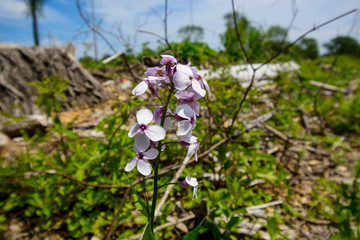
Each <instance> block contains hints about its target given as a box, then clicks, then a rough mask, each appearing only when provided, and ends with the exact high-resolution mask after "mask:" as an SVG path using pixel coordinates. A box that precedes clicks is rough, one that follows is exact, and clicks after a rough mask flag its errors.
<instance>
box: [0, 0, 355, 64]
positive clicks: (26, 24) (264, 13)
mask: <svg viewBox="0 0 360 240" xmlns="http://www.w3.org/2000/svg"><path fill="white" fill-rule="evenodd" d="M82 1H83V2H84V3H85V4H84V5H83V8H84V10H85V11H87V12H90V2H91V1H90V0H82ZM93 1H94V5H95V14H96V18H97V20H98V21H101V26H102V27H103V28H105V29H108V30H109V31H110V32H111V33H116V34H120V33H121V36H122V37H123V38H124V39H128V41H129V42H130V43H131V44H132V46H133V47H134V49H135V50H140V48H141V44H142V43H143V42H149V43H150V47H156V46H157V40H158V39H157V38H156V37H154V36H152V35H149V34H145V33H139V32H138V31H137V30H138V29H143V30H146V31H150V32H153V33H156V34H159V35H162V36H163V34H164V30H163V24H162V20H161V18H163V17H164V0H151V1H150V0H136V1H130V0H126V1H125V0H93ZM235 7H236V9H237V10H238V11H240V12H242V13H244V14H245V15H246V16H247V17H248V19H250V20H251V21H252V23H253V24H254V25H255V26H258V27H262V28H263V29H267V28H269V27H270V26H272V25H281V26H283V27H288V26H289V24H290V22H291V19H292V16H293V12H294V9H296V10H297V15H296V18H295V22H294V24H293V26H292V28H291V29H290V33H289V38H290V39H291V40H294V39H295V38H296V37H298V36H299V35H301V34H302V33H303V32H305V31H307V30H309V29H310V28H312V27H313V26H314V25H315V24H317V25H318V24H320V23H322V22H324V21H326V20H328V19H331V18H333V17H335V16H337V15H340V14H342V13H344V12H347V11H349V10H352V9H354V8H360V1H359V0H257V1H245V0H242V1H239V0H235ZM168 11H169V15H168V37H169V40H170V41H179V40H180V39H179V36H178V34H177V31H178V29H179V28H180V27H181V26H184V25H187V24H191V23H193V24H196V25H200V26H202V27H203V28H204V30H205V37H204V41H205V42H207V43H208V44H209V45H210V46H211V47H212V48H214V49H217V50H218V49H221V42H220V37H219V34H221V33H223V32H224V31H225V22H224V19H223V16H224V14H226V13H228V12H230V11H231V1H230V0H169V1H168ZM39 29H40V39H41V45H42V46H46V47H48V46H53V45H54V44H55V43H56V45H57V46H60V47H61V46H64V45H65V44H66V42H68V41H71V42H73V44H74V45H75V48H76V56H77V57H80V56H82V55H83V54H84V52H85V51H86V48H85V46H86V44H87V43H91V41H92V35H91V34H90V33H88V34H86V27H85V24H84V22H83V21H82V19H81V18H80V16H79V14H78V11H77V9H76V4H75V0H47V1H46V2H45V4H44V11H43V16H42V17H41V18H40V22H39ZM338 35H350V36H352V37H354V38H356V39H357V40H358V41H359V42H360V13H359V11H358V12H357V13H355V14H352V15H350V16H347V17H345V18H343V19H340V20H338V21H336V22H334V23H332V24H330V25H328V26H325V27H324V28H322V29H320V30H318V31H316V32H314V33H311V34H310V35H309V37H314V38H316V39H317V40H318V41H319V44H320V45H322V44H323V43H324V42H327V41H329V40H330V39H332V38H334V37H336V36H338ZM107 38H108V39H109V40H110V41H111V43H112V44H113V45H114V47H115V48H116V50H117V51H123V50H124V47H123V45H122V44H120V43H119V41H118V40H117V39H115V38H112V37H111V36H110V35H107ZM54 39H56V41H54ZM0 42H7V43H16V44H20V45H26V46H31V45H33V37H32V28H31V19H30V17H29V16H28V15H27V14H26V6H25V4H24V2H23V1H22V0H0ZM98 48H99V55H100V56H102V55H103V54H105V53H112V51H111V49H110V48H109V47H108V46H107V45H106V44H105V43H104V42H103V41H100V40H99V46H98ZM87 53H88V54H89V55H90V56H92V55H93V51H92V49H89V50H88V52H87Z"/></svg>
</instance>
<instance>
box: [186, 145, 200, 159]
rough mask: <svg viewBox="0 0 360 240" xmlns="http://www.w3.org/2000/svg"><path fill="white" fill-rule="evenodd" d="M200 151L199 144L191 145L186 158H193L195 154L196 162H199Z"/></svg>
mask: <svg viewBox="0 0 360 240" xmlns="http://www.w3.org/2000/svg"><path fill="white" fill-rule="evenodd" d="M198 149H199V144H198V143H193V144H190V146H189V148H188V151H187V154H186V157H188V158H191V156H192V155H193V154H194V153H195V160H196V161H197V150H198Z"/></svg>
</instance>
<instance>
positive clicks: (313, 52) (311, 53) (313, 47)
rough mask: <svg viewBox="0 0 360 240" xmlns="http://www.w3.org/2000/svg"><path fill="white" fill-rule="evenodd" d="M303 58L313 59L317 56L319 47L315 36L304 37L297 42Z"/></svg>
mask: <svg viewBox="0 0 360 240" xmlns="http://www.w3.org/2000/svg"><path fill="white" fill-rule="evenodd" d="M299 46H300V53H301V55H302V57H303V58H310V59H315V58H317V57H318V56H319V48H318V44H317V41H316V39H315V38H304V39H302V40H301V41H300V43H299Z"/></svg>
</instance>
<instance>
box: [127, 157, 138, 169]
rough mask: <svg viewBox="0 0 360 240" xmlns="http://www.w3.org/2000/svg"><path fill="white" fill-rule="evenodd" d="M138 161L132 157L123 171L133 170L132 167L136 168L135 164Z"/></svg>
mask: <svg viewBox="0 0 360 240" xmlns="http://www.w3.org/2000/svg"><path fill="white" fill-rule="evenodd" d="M137 160H138V157H134V158H133V159H131V160H130V161H129V162H128V163H127V164H126V167H125V171H127V172H130V171H131V170H133V169H134V167H135V166H136V162H137Z"/></svg>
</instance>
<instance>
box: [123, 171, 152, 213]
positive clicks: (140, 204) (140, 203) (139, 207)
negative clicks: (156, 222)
mask: <svg viewBox="0 0 360 240" xmlns="http://www.w3.org/2000/svg"><path fill="white" fill-rule="evenodd" d="M124 175H125V176H126V174H124ZM126 178H127V180H128V182H129V184H130V187H131V191H132V193H133V197H134V204H135V206H136V209H137V210H138V211H139V212H141V213H142V214H143V215H144V216H145V217H147V218H148V217H149V214H148V209H147V205H146V204H145V203H144V201H143V200H141V198H140V197H139V195H138V194H137V192H136V191H135V189H134V187H133V185H132V184H131V182H130V180H129V178H128V177H127V176H126Z"/></svg>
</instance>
